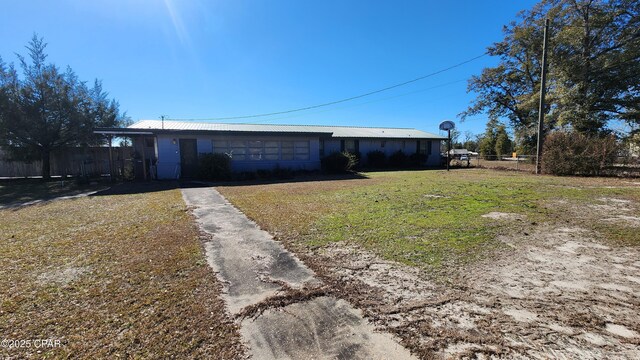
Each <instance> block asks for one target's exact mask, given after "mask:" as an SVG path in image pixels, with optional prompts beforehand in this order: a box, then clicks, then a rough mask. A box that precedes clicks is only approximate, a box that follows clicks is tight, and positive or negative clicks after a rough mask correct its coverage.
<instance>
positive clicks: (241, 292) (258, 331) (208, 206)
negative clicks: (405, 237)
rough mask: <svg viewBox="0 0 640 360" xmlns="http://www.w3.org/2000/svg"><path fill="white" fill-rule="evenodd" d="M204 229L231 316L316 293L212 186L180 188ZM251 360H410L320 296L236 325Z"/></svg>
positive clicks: (350, 311)
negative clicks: (287, 290)
mask: <svg viewBox="0 0 640 360" xmlns="http://www.w3.org/2000/svg"><path fill="white" fill-rule="evenodd" d="M182 196H183V198H184V201H185V202H186V204H187V205H188V206H190V207H192V208H193V213H194V215H195V217H196V219H197V222H198V225H199V226H200V228H201V230H203V231H204V232H206V233H207V234H209V235H211V239H210V240H209V241H208V242H207V243H206V244H205V249H206V256H207V261H208V262H209V265H210V266H211V267H212V268H213V270H214V271H215V272H216V273H217V276H218V278H219V279H220V280H221V282H222V283H223V285H224V290H225V291H224V294H223V297H224V299H225V302H226V304H227V307H228V310H229V312H230V313H231V314H232V315H237V314H239V313H241V312H242V310H243V309H245V308H246V307H247V306H252V305H257V304H260V303H261V302H263V301H264V300H265V299H267V298H269V297H270V296H273V295H275V294H277V293H279V291H281V290H283V284H286V286H288V287H291V288H301V287H302V286H304V285H307V286H320V285H322V284H321V281H320V280H318V279H317V278H316V277H315V274H314V273H313V271H311V270H310V269H309V268H307V267H306V266H305V265H304V264H303V263H302V262H300V260H298V259H297V258H296V257H295V256H294V255H292V254H291V253H289V252H288V251H286V250H285V249H284V248H283V247H282V245H281V244H280V243H279V242H277V241H275V240H273V238H272V237H271V235H270V234H269V233H267V232H265V231H263V230H260V228H259V227H258V226H257V225H256V224H255V223H254V222H252V221H251V220H249V219H248V218H247V217H246V216H245V215H244V214H243V213H242V212H240V211H239V210H238V209H236V208H235V207H234V206H233V205H231V204H230V203H229V202H228V201H227V200H226V199H225V198H224V197H223V196H222V195H220V193H218V192H217V191H216V190H215V189H214V188H212V187H200V188H183V189H182ZM240 332H241V334H242V336H243V337H244V340H245V341H246V343H247V345H248V346H249V349H250V355H251V356H252V357H253V358H254V359H411V358H412V356H411V355H410V353H409V351H408V350H406V349H405V348H404V347H402V346H401V345H399V344H398V343H397V341H396V339H395V338H394V337H393V336H391V335H390V334H387V333H380V332H375V331H374V328H373V326H372V325H371V324H369V323H368V322H367V321H366V320H365V319H363V317H362V314H361V312H360V311H358V310H356V309H354V308H353V307H352V306H351V305H350V304H349V303H347V302H345V301H343V300H339V299H336V298H334V297H329V296H322V297H316V298H314V299H312V300H306V301H302V302H297V303H293V304H290V305H287V306H285V307H281V308H268V309H267V310H266V311H264V312H263V313H262V314H260V315H258V316H257V317H254V318H245V319H243V320H242V321H241V323H240Z"/></svg>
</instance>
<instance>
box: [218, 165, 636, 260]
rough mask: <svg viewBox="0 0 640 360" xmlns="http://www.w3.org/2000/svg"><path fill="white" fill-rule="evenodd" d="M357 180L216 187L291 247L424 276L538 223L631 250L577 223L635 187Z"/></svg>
mask: <svg viewBox="0 0 640 360" xmlns="http://www.w3.org/2000/svg"><path fill="white" fill-rule="evenodd" d="M363 175H364V176H365V177H366V178H365V179H352V180H337V181H312V182H297V183H283V184H266V185H251V186H223V187H218V189H219V191H220V192H221V193H222V194H223V195H224V196H225V197H227V198H228V199H229V200H230V201H231V202H232V203H233V204H234V205H236V206H237V207H239V208H240V209H241V210H242V211H244V212H245V213H246V214H247V215H248V216H249V217H251V218H252V219H254V220H255V221H256V222H258V223H259V224H260V226H262V227H263V228H264V229H266V230H268V231H269V232H271V233H272V234H274V235H275V236H276V237H278V238H279V239H281V240H284V241H285V242H286V243H288V244H289V245H291V246H293V247H303V248H305V249H311V248H314V247H317V246H323V245H326V244H330V243H334V242H339V241H345V242H347V243H354V244H357V245H359V246H363V247H364V248H366V249H368V250H371V251H374V252H375V253H377V254H379V255H381V256H383V257H384V258H386V259H390V260H395V261H399V262H402V263H405V264H410V265H417V266H421V267H426V268H441V267H442V265H444V264H447V263H464V262H467V261H470V260H474V259H477V258H479V257H482V256H483V254H485V251H491V250H492V249H495V248H496V247H499V246H503V245H500V242H499V241H496V236H497V235H500V234H503V233H510V232H512V231H514V230H515V229H522V228H524V227H526V226H528V225H532V224H534V223H541V222H544V223H554V224H558V223H572V224H575V225H579V226H583V227H585V228H587V229H592V230H596V231H598V232H600V233H601V234H603V236H604V237H605V238H606V240H608V241H611V242H613V243H625V244H635V245H637V244H640V231H637V230H638V228H637V227H629V226H624V225H621V224H618V223H616V222H613V221H609V222H603V221H598V220H599V219H597V218H596V219H595V220H594V217H593V216H586V215H585V214H587V213H589V211H591V210H590V209H593V208H594V207H597V206H602V204H601V203H600V202H602V201H603V199H605V200H606V199H608V198H615V199H629V200H633V201H636V202H637V201H640V182H639V181H637V180H636V181H635V182H634V181H629V180H623V179H606V178H569V177H566V178H561V177H551V176H535V175H531V174H525V173H517V172H501V171H492V170H482V169H465V170H455V171H451V172H446V171H440V170H430V171H398V172H374V173H364V174H363ZM590 206H592V207H590ZM604 206H606V205H604ZM490 212H501V213H509V214H518V215H519V216H521V219H520V220H511V221H505V220H496V219H492V218H487V217H483V216H482V215H485V214H488V213H490ZM591 215H593V214H592V213H591Z"/></svg>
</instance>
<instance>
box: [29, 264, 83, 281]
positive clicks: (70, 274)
mask: <svg viewBox="0 0 640 360" xmlns="http://www.w3.org/2000/svg"><path fill="white" fill-rule="evenodd" d="M90 270H91V268H89V267H86V266H79V267H74V266H70V267H66V268H60V269H55V270H51V271H47V272H44V273H42V274H40V275H38V281H40V283H42V284H43V285H49V284H52V283H53V284H57V285H62V286H64V285H67V284H69V283H71V282H72V281H74V280H76V279H78V278H79V277H80V276H82V275H83V274H85V273H87V272H89V271H90Z"/></svg>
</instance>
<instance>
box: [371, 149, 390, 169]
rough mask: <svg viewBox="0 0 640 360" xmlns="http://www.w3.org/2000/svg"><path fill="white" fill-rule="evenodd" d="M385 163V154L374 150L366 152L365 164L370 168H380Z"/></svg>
mask: <svg viewBox="0 0 640 360" xmlns="http://www.w3.org/2000/svg"><path fill="white" fill-rule="evenodd" d="M386 164H387V155H386V154H385V153H384V152H382V151H380V150H374V151H369V152H368V153H367V165H368V166H369V167H371V168H381V167H384V166H385V165H386Z"/></svg>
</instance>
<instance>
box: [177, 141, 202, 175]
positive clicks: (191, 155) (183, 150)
mask: <svg viewBox="0 0 640 360" xmlns="http://www.w3.org/2000/svg"><path fill="white" fill-rule="evenodd" d="M197 171H198V147H197V144H196V139H180V172H181V174H182V175H181V176H180V177H181V178H183V179H192V178H194V177H196V174H197Z"/></svg>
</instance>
